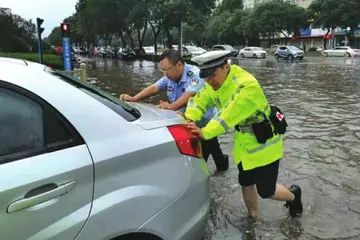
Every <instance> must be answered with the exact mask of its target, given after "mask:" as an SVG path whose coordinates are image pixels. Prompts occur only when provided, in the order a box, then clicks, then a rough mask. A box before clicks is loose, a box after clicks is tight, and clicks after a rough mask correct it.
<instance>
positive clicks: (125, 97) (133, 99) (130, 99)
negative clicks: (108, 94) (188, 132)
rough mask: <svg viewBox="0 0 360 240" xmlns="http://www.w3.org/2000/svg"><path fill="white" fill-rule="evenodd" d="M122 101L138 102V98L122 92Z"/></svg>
mask: <svg viewBox="0 0 360 240" xmlns="http://www.w3.org/2000/svg"><path fill="white" fill-rule="evenodd" d="M120 100H121V101H127V102H136V99H135V98H134V97H132V96H130V95H128V94H121V95H120Z"/></svg>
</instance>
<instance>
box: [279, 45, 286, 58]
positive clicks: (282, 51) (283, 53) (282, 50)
mask: <svg viewBox="0 0 360 240" xmlns="http://www.w3.org/2000/svg"><path fill="white" fill-rule="evenodd" d="M286 49H287V48H286V47H279V51H278V55H279V56H280V57H286V56H287V55H286V56H285V53H286Z"/></svg>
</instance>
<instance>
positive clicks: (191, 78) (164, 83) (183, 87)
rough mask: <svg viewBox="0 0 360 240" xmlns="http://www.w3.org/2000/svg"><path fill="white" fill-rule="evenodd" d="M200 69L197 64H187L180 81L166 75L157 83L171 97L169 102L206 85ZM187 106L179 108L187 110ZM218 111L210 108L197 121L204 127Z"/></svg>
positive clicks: (182, 110) (183, 110)
mask: <svg viewBox="0 0 360 240" xmlns="http://www.w3.org/2000/svg"><path fill="white" fill-rule="evenodd" d="M199 71H200V70H199V69H198V68H197V67H195V66H192V65H188V64H185V66H184V72H183V74H182V76H181V79H180V81H179V82H175V81H171V80H170V79H168V78H167V77H166V76H164V77H162V78H161V79H160V80H159V81H157V82H156V83H155V85H156V86H157V87H158V88H160V89H162V90H166V94H167V96H168V98H169V102H170V103H173V102H175V101H176V100H177V99H178V98H179V97H181V96H182V95H183V94H184V93H186V92H197V91H199V90H200V89H201V88H203V87H204V84H205V81H204V79H202V78H200V77H199ZM185 110H186V107H183V108H181V109H179V111H181V112H183V113H184V112H185ZM216 112H217V109H216V108H211V109H209V110H208V111H207V112H206V113H205V115H204V117H203V118H202V119H201V120H200V121H199V122H197V123H196V124H197V125H198V127H204V126H205V125H206V124H207V123H208V122H209V121H210V120H211V118H213V117H214V116H215V114H216Z"/></svg>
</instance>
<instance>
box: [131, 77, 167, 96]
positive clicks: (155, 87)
mask: <svg viewBox="0 0 360 240" xmlns="http://www.w3.org/2000/svg"><path fill="white" fill-rule="evenodd" d="M166 85H167V82H166V79H165V78H161V79H160V80H159V81H157V82H156V83H154V84H152V85H150V86H148V87H146V88H145V89H143V90H142V91H141V92H139V93H138V94H136V95H135V96H134V98H135V100H136V101H140V100H142V99H144V98H147V97H150V96H152V95H154V94H155V93H157V92H159V91H160V90H161V89H165V88H166Z"/></svg>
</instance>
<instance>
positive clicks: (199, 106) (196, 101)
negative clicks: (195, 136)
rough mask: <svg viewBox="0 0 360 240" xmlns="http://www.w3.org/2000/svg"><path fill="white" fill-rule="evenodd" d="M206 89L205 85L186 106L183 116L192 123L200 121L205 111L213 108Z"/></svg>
mask: <svg viewBox="0 0 360 240" xmlns="http://www.w3.org/2000/svg"><path fill="white" fill-rule="evenodd" d="M206 89H207V87H206V85H205V86H204V87H203V88H202V89H200V90H199V91H198V92H197V93H196V95H195V96H194V97H192V98H190V100H189V102H188V104H187V107H186V111H185V116H186V117H187V118H188V119H191V120H192V121H194V122H195V121H200V120H201V119H202V117H203V116H204V114H205V113H206V111H207V109H208V108H211V107H213V106H214V103H213V102H212V99H211V98H210V96H209V94H208V93H207V91H206Z"/></svg>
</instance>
